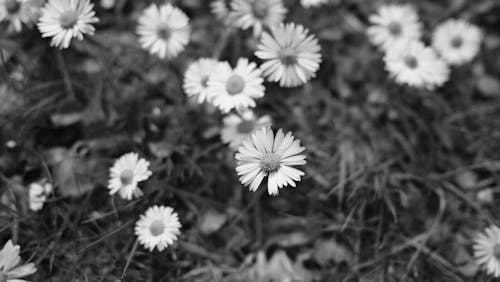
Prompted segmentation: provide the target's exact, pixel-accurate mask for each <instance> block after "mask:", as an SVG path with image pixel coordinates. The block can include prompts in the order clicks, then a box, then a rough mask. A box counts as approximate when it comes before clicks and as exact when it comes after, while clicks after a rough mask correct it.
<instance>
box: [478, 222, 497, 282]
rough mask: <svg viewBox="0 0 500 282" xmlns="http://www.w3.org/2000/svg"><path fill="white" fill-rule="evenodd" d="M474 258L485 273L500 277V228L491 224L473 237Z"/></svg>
mask: <svg viewBox="0 0 500 282" xmlns="http://www.w3.org/2000/svg"><path fill="white" fill-rule="evenodd" d="M472 248H473V249H474V258H475V259H476V262H477V263H478V264H479V265H480V266H481V267H483V269H484V270H485V271H486V273H488V274H490V275H493V276H494V277H500V229H499V228H498V227H496V226H495V225H492V226H490V227H488V228H486V230H485V231H484V233H479V234H478V235H477V236H476V238H475V239H474V245H473V247H472Z"/></svg>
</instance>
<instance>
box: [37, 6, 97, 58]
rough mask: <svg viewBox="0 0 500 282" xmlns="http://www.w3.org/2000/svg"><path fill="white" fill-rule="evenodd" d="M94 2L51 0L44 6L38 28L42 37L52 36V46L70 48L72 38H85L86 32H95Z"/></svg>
mask: <svg viewBox="0 0 500 282" xmlns="http://www.w3.org/2000/svg"><path fill="white" fill-rule="evenodd" d="M93 8H94V4H91V3H90V1H89V0H49V2H47V3H46V4H45V6H44V7H43V8H42V16H41V17H40V19H39V20H38V29H39V30H40V32H41V33H42V37H52V40H51V42H50V45H51V46H57V47H59V48H61V49H63V48H68V47H69V45H70V43H71V39H72V38H75V37H76V38H78V39H79V40H83V35H84V34H90V35H92V34H94V31H95V28H94V26H92V23H96V22H98V21H99V19H98V18H97V17H95V12H94V10H93Z"/></svg>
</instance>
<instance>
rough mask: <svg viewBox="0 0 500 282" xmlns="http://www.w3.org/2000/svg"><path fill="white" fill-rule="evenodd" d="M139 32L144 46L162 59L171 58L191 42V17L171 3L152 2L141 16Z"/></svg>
mask: <svg viewBox="0 0 500 282" xmlns="http://www.w3.org/2000/svg"><path fill="white" fill-rule="evenodd" d="M137 33H138V34H139V37H140V38H139V42H140V43H141V46H142V48H144V49H146V50H149V52H150V53H151V54H153V55H157V56H158V57H160V58H161V59H165V58H168V59H171V58H174V57H177V55H179V53H180V52H182V51H183V50H184V48H185V47H186V45H187V44H188V42H189V37H190V28H189V18H188V17H187V16H186V14H184V12H183V11H181V10H180V9H179V8H177V7H174V6H172V5H171V4H170V3H167V4H164V5H161V6H157V5H156V4H151V5H150V6H149V7H148V8H146V9H145V10H144V12H143V13H142V15H141V17H140V18H139V25H138V27H137Z"/></svg>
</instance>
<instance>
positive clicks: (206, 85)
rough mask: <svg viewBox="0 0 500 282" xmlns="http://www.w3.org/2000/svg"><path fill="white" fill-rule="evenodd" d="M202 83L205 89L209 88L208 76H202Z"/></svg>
mask: <svg viewBox="0 0 500 282" xmlns="http://www.w3.org/2000/svg"><path fill="white" fill-rule="evenodd" d="M200 83H201V86H202V87H203V88H207V87H208V75H204V76H202V77H201V81H200Z"/></svg>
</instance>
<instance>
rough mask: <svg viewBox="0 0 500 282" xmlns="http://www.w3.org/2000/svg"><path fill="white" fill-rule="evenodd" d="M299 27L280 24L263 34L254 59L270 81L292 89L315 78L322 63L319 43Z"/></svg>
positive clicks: (304, 29)
mask: <svg viewBox="0 0 500 282" xmlns="http://www.w3.org/2000/svg"><path fill="white" fill-rule="evenodd" d="M308 33H309V31H308V30H307V29H306V28H304V27H303V26H301V25H295V24H293V23H289V24H286V25H285V24H280V25H279V26H275V27H273V28H271V34H269V33H264V34H263V35H262V38H261V41H260V44H259V45H258V47H257V51H256V52H255V55H256V56H257V57H259V58H260V59H262V60H265V62H264V63H263V64H262V65H261V66H260V68H261V69H262V71H263V73H264V75H265V76H266V77H267V78H268V80H269V81H274V82H277V81H279V82H280V86H284V87H295V86H298V85H301V84H304V83H306V82H307V81H309V79H311V78H312V77H314V76H315V75H316V71H317V70H318V68H319V64H320V62H321V54H320V52H321V48H320V46H319V44H318V40H317V39H316V37H314V36H313V35H308Z"/></svg>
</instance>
